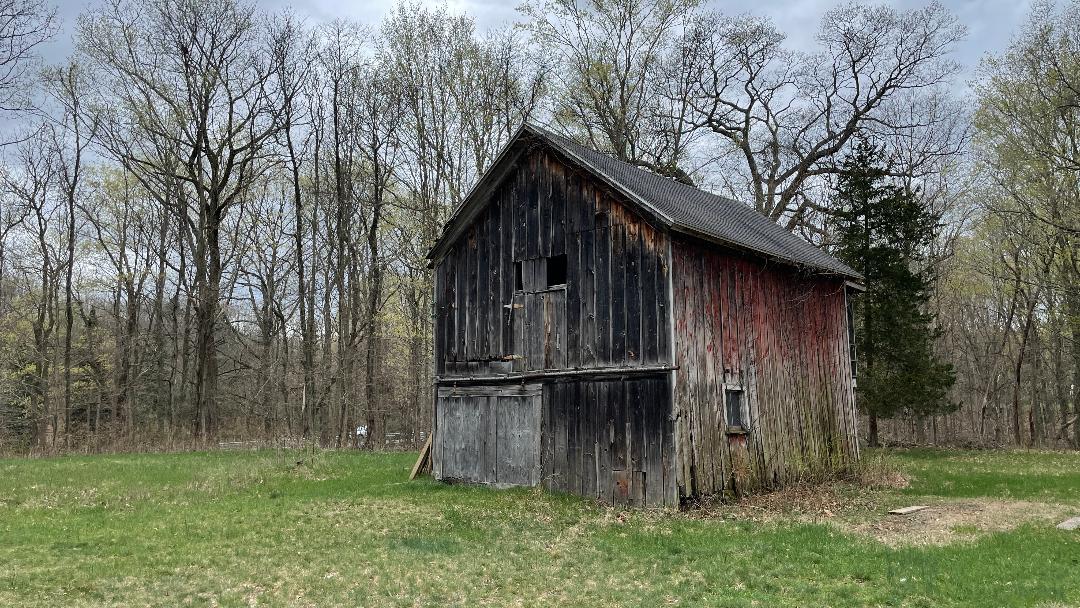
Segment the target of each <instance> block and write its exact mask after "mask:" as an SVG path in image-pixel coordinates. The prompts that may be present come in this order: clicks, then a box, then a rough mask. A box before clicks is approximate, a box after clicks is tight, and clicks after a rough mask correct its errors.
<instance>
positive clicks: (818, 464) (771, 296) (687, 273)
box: [672, 239, 858, 496]
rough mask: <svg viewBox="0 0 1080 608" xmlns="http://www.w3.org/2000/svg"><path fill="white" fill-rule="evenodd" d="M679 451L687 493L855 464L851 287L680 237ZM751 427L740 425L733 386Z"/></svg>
mask: <svg viewBox="0 0 1080 608" xmlns="http://www.w3.org/2000/svg"><path fill="white" fill-rule="evenodd" d="M672 257H673V270H672V272H673V277H672V284H673V291H674V303H673V304H674V318H673V322H674V333H675V342H676V345H675V365H676V367H677V369H676V371H675V372H674V376H675V391H674V392H675V397H674V399H675V403H674V408H675V413H674V419H675V430H674V435H675V438H676V441H678V442H679V446H678V449H677V450H676V452H675V456H676V458H677V461H676V462H675V463H674V464H675V467H676V468H677V478H678V490H679V493H680V495H682V496H693V495H699V494H713V493H726V492H736V493H738V492H743V491H749V490H753V489H758V488H762V487H770V486H774V485H779V484H783V483H784V482H787V481H790V480H792V479H795V478H799V477H801V476H805V475H807V474H818V473H821V472H823V471H826V470H829V469H831V468H834V467H840V466H844V465H846V464H849V463H850V462H852V461H853V460H854V459H855V458H857V455H858V448H857V445H856V438H855V435H854V433H853V432H852V426H851V425H852V404H853V402H852V393H851V391H852V387H851V369H850V361H849V358H848V357H847V356H845V355H844V353H845V352H846V350H845V349H846V348H847V338H846V335H847V325H846V324H847V315H846V311H845V300H844V297H845V295H844V284H843V281H842V280H840V279H831V278H828V277H824V276H820V275H807V274H802V273H800V272H798V271H797V270H796V269H794V268H792V267H787V266H783V265H778V264H769V263H766V262H764V261H761V260H759V259H755V258H751V257H749V256H744V255H740V254H738V253H735V252H726V251H724V250H720V249H717V248H715V247H712V246H707V245H702V244H698V243H695V242H691V241H686V240H681V239H676V240H675V241H673V243H672ZM725 385H727V386H730V387H738V388H739V389H741V390H742V391H743V399H744V401H745V403H746V409H747V411H748V413H749V428H748V429H747V431H748V432H747V433H746V434H729V433H728V432H727V427H726V423H725V420H724V416H725V410H724V387H725Z"/></svg>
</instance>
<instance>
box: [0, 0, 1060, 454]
mask: <svg viewBox="0 0 1080 608" xmlns="http://www.w3.org/2000/svg"><path fill="white" fill-rule="evenodd" d="M0 4H6V5H9V6H7V7H0V8H5V9H8V10H0V14H2V15H14V16H15V17H12V18H8V21H7V23H0V25H3V27H0V36H2V37H4V41H5V43H6V44H4V45H0V48H2V49H3V50H0V68H2V69H0V100H2V101H3V102H4V103H3V105H2V108H0V109H2V111H3V112H4V113H5V114H6V116H7V117H8V122H9V123H11V124H13V125H15V126H14V127H13V128H12V129H10V131H11V133H10V134H9V136H8V137H6V138H5V143H4V147H3V153H4V162H3V172H2V181H0V448H2V449H5V450H9V451H15V450H20V451H24V450H34V451H58V450H75V449H86V450H106V449H154V448H161V447H186V446H192V445H212V444H213V443H214V442H217V441H224V440H240V439H243V440H270V439H275V440H280V439H281V438H286V440H291V441H298V440H301V439H307V440H311V441H317V442H319V443H321V444H322V445H327V446H346V445H365V446H368V447H377V446H385V445H388V442H389V443H396V444H400V445H406V446H414V445H416V444H418V443H420V442H421V441H422V439H423V437H424V435H425V433H426V432H427V430H428V429H429V428H430V418H431V367H432V366H431V363H432V362H431V306H432V301H431V292H432V286H431V275H430V269H429V268H428V266H427V260H426V259H425V254H426V252H427V250H428V249H429V247H430V246H431V245H432V244H433V243H434V241H435V239H436V238H437V236H438V234H439V231H440V229H441V226H442V224H443V222H444V221H445V219H446V218H447V217H448V216H449V214H450V213H451V212H452V211H453V209H454V208H455V207H456V206H457V205H458V204H459V203H460V202H461V201H462V200H463V198H464V197H465V196H466V195H467V193H468V190H469V188H470V187H471V185H472V184H473V183H475V182H476V180H477V179H478V178H479V176H480V175H481V174H482V173H483V171H484V170H485V169H486V168H487V166H488V165H489V164H490V163H491V162H492V161H493V160H494V158H495V155H496V154H497V153H498V151H499V149H500V148H501V146H502V145H503V144H505V143H506V142H507V141H508V140H509V138H510V137H511V136H512V135H513V134H514V132H515V131H516V129H517V128H518V126H520V124H522V122H523V121H525V120H533V121H536V122H540V123H543V124H547V125H549V126H550V127H552V128H554V129H556V130H559V131H561V132H563V133H565V134H567V135H568V136H570V137H573V138H575V139H577V140H579V141H581V142H583V143H585V144H587V145H590V146H592V147H594V148H597V149H601V150H604V151H606V152H608V153H611V154H613V155H614V156H616V157H618V158H620V159H621V160H624V161H626V162H630V163H633V164H635V165H638V166H640V167H642V168H643V169H644V170H648V171H653V172H656V173H658V174H661V175H664V176H667V177H669V178H671V179H676V180H680V181H683V182H687V183H691V184H694V185H697V186H699V187H704V188H707V189H711V190H714V191H719V192H722V193H724V194H727V195H729V196H732V197H733V198H736V199H739V200H743V201H746V202H747V204H750V205H753V206H754V207H755V208H756V209H757V210H758V211H760V212H762V213H763V214H766V215H768V216H769V217H771V218H772V219H774V220H776V221H777V222H779V223H781V224H782V225H784V226H786V227H787V228H789V229H790V230H793V231H795V232H797V233H799V234H800V235H802V236H803V237H805V238H807V239H810V240H812V241H814V242H815V243H817V244H819V245H821V246H823V247H826V248H829V249H831V250H833V251H836V252H842V250H843V249H844V247H845V241H844V234H845V230H844V229H843V226H844V219H843V218H844V217H846V216H845V213H848V212H849V211H850V208H849V206H848V205H847V203H845V199H844V197H843V196H842V192H843V190H844V188H845V184H851V183H852V181H851V176H852V171H853V166H854V165H853V161H852V159H853V158H855V157H856V156H857V154H858V150H859V149H860V146H862V149H864V150H866V149H872V150H874V153H873V158H872V159H869V160H868V161H867V162H871V161H872V162H873V164H874V166H875V169H874V176H875V179H880V180H882V181H883V183H885V184H887V185H888V188H889V189H890V190H889V191H890V192H897V193H900V194H902V195H903V197H904V200H906V201H911V202H912V204H913V205H914V206H915V207H917V208H918V209H919V210H920V212H922V213H923V214H924V215H925V217H927V218H930V220H929V224H928V226H929V232H928V233H926V234H920V237H919V239H918V242H914V243H909V244H908V246H907V247H906V248H905V250H904V251H905V252H906V253H905V255H906V257H904V258H903V264H905V265H906V267H907V268H909V269H911V270H913V271H917V274H918V275H919V276H922V277H926V282H925V283H926V285H925V286H926V297H925V298H923V299H921V300H918V304H917V309H918V310H917V312H918V315H916V316H917V317H918V319H920V320H921V321H920V322H922V323H923V325H925V326H926V327H928V328H929V329H928V331H927V333H926V334H925V335H926V336H928V338H927V340H926V341H925V345H926V347H925V348H922V347H920V349H921V350H919V351H918V352H921V353H923V354H924V356H925V357H934V358H935V360H940V361H944V362H947V363H948V364H950V365H951V366H952V368H951V369H952V372H951V373H954V374H955V384H954V385H952V386H951V387H945V388H944V389H943V390H941V391H926V394H930V395H932V396H933V397H932V398H921V399H915V398H907V397H905V396H904V395H903V394H898V395H895V399H893V400H890V401H889V402H888V404H887V406H882V408H881V409H880V410H875V411H871V412H870V413H876V414H880V415H881V417H882V418H883V420H884V422H883V427H882V431H881V434H882V436H883V437H884V438H886V439H889V440H912V439H917V440H920V441H969V442H972V443H981V444H989V443H995V444H1006V443H1015V444H1021V445H1030V444H1039V445H1058V444H1061V443H1069V442H1075V443H1076V444H1077V445H1080V428H1078V427H1080V424H1077V423H1076V416H1077V413H1078V412H1080V403H1078V397H1077V384H1080V381H1078V378H1080V376H1078V374H1080V348H1078V346H1077V345H1078V344H1080V342H1078V339H1080V295H1078V285H1080V281H1078V278H1077V277H1078V276H1080V271H1078V265H1077V264H1078V262H1077V251H1076V249H1077V248H1076V239H1077V234H1076V232H1077V226H1078V225H1080V223H1078V219H1077V213H1078V212H1077V207H1078V204H1077V198H1078V197H1080V191H1078V190H1077V179H1076V177H1077V175H1078V171H1080V164H1078V161H1080V154H1077V147H1076V137H1075V136H1076V127H1075V124H1076V123H1075V121H1076V118H1077V116H1078V114H1077V112H1078V111H1080V110H1078V107H1080V105H1078V104H1077V102H1076V91H1077V89H1076V87H1077V83H1080V80H1078V79H1077V78H1076V76H1077V74H1078V71H1080V70H1078V68H1077V66H1078V65H1080V50H1078V46H1077V40H1076V34H1075V31H1077V30H1078V28H1075V27H1072V26H1073V25H1075V24H1076V21H1077V18H1076V15H1077V13H1078V12H1080V9H1077V5H1076V4H1073V5H1072V6H1071V8H1068V9H1065V10H1062V11H1057V10H1055V9H1054V8H1053V7H1050V6H1045V7H1036V9H1035V10H1033V12H1032V15H1031V23H1030V24H1029V25H1028V27H1027V29H1025V30H1024V31H1023V32H1022V35H1021V36H1019V37H1018V38H1017V40H1016V42H1014V45H1013V47H1012V48H1010V49H1009V50H1008V51H1007V52H1006V53H1004V54H1003V55H1001V56H1000V57H991V58H988V59H987V60H986V62H985V63H984V64H983V66H982V68H981V71H980V73H979V77H978V81H977V84H976V90H977V92H978V97H979V100H980V101H979V106H978V108H975V109H973V108H970V107H969V106H968V105H965V103H964V102H963V100H962V98H961V97H962V96H961V95H958V94H957V93H956V90H957V86H958V84H957V78H958V77H959V74H961V66H959V65H958V64H957V63H956V62H955V61H953V60H952V58H951V57H952V53H953V51H954V48H955V46H956V44H957V43H958V42H959V41H960V40H961V39H962V38H963V36H964V35H965V30H964V27H963V26H962V24H960V23H958V22H957V20H956V18H955V16H953V15H952V14H951V13H949V11H947V10H946V9H944V8H943V7H942V6H941V5H939V4H936V3H931V4H929V5H927V6H925V7H922V8H917V9H912V10H895V9H890V8H885V7H880V6H874V5H868V4H857V3H855V4H842V5H839V6H837V7H836V8H833V9H831V10H829V11H828V12H827V13H826V14H825V15H824V16H823V17H822V19H821V22H820V24H819V28H818V32H817V35H816V37H815V39H814V44H813V46H812V48H809V49H807V48H796V47H795V46H794V45H792V44H791V43H790V42H789V41H788V40H787V38H786V37H785V35H784V33H783V32H781V31H780V30H778V29H777V28H776V26H775V25H774V24H773V23H771V22H770V21H769V20H767V19H762V18H759V17H754V16H749V15H738V16H732V15H726V14H723V13H720V12H717V11H715V10H713V9H711V8H710V7H708V6H706V5H704V4H703V3H701V2H698V1H696V0H663V1H661V2H642V1H638V0H589V1H587V2H575V1H573V0H535V1H533V2H529V3H526V4H525V5H523V6H522V7H521V8H520V10H519V23H516V24H512V25H509V26H507V27H506V28H502V29H493V30H489V31H481V30H479V29H478V28H477V26H476V23H475V21H474V20H473V19H472V18H471V17H469V16H466V15H457V14H453V13H451V12H450V11H449V10H448V9H446V8H442V9H432V8H427V7H425V6H423V5H420V4H414V3H408V2H402V3H400V4H398V5H396V6H395V7H394V8H393V9H392V10H391V11H390V12H389V13H388V14H387V15H386V16H385V17H384V18H383V20H382V21H381V22H380V23H379V24H378V25H377V26H374V27H365V26H361V25H359V24H355V23H349V22H345V21H334V22H330V23H324V24H312V23H308V22H305V21H303V20H300V19H298V18H296V17H295V16H294V15H292V14H290V13H288V12H277V13H275V12H267V11H262V10H259V9H258V8H256V7H255V6H254V5H253V4H249V3H246V2H244V1H243V0H220V1H211V0H106V2H105V3H104V4H103V5H102V6H101V7H98V8H95V9H94V10H92V11H88V12H86V13H85V14H83V15H82V16H81V17H80V18H79V20H78V23H77V28H76V32H77V33H76V52H75V53H74V55H73V56H72V57H71V58H70V60H69V61H68V62H65V63H63V64H61V65H53V66H40V65H39V64H36V63H34V61H33V55H34V52H35V49H36V48H38V47H39V45H40V43H41V42H43V41H45V40H47V39H48V38H49V37H50V36H52V35H55V31H56V25H57V22H56V17H55V13H54V12H52V11H51V10H50V8H49V6H48V5H47V4H46V3H45V2H44V0H0ZM1070 20H1071V21H1070ZM4 53H6V55H4ZM1070 100H1071V101H1070ZM1070 104H1071V105H1070ZM1017 116H1022V117H1023V118H1024V120H1017ZM860 142H863V143H860ZM867 146H868V147H867ZM864 164H865V163H864ZM924 237H925V238H924ZM868 287H869V289H870V290H871V292H873V290H874V289H875V287H874V285H869V286H868ZM913 318H914V317H913ZM871 333H873V332H871ZM878 333H881V334H882V335H883V336H885V337H883V338H881V339H886V338H887V332H884V333H882V332H878ZM875 335H876V334H875ZM909 350H910V349H909ZM931 351H932V352H931ZM883 352H884V351H883ZM912 352H913V351H912ZM925 357H924V358H925ZM880 365H884V364H880ZM894 367H895V366H894ZM923 369H931V368H930V367H924V368H923ZM882 370H883V371H882V374H883V376H882V377H888V376H889V374H887V373H885V372H887V371H888V369H886V368H885V367H882ZM939 376H940V374H939ZM924 380H926V381H927V382H941V379H940V378H938V379H937V380H933V379H925V378H924ZM906 381H907V382H908V383H909V386H917V385H918V382H919V378H918V377H912V376H911V375H910V374H909V377H908V378H907V379H906ZM950 384H951V383H950ZM881 390H884V392H883V393H882V394H889V391H888V390H887V387H886V388H885V389H881ZM866 403H867V404H869V403H872V400H869V399H868V400H866ZM1070 433H1071V434H1070Z"/></svg>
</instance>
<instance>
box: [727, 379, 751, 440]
mask: <svg viewBox="0 0 1080 608" xmlns="http://www.w3.org/2000/svg"><path fill="white" fill-rule="evenodd" d="M724 414H725V418H726V419H727V426H728V430H729V431H744V430H746V427H747V426H748V424H747V423H748V421H747V420H746V411H745V409H744V408H743V392H742V389H737V388H726V389H724Z"/></svg>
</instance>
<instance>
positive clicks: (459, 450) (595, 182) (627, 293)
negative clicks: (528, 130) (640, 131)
mask: <svg viewBox="0 0 1080 608" xmlns="http://www.w3.org/2000/svg"><path fill="white" fill-rule="evenodd" d="M530 146H532V147H529V148H527V149H525V150H523V151H522V152H521V153H520V154H517V155H515V156H513V157H512V160H508V161H506V167H507V169H506V170H505V171H500V172H499V173H498V176H497V177H493V178H491V180H490V183H489V184H485V189H484V190H482V191H481V192H482V193H483V194H482V196H483V197H484V198H482V199H474V200H476V201H477V202H479V203H481V204H479V205H478V206H475V207H473V206H469V207H467V209H468V215H467V216H466V217H467V218H468V220H467V223H464V221H463V222H462V223H461V224H460V225H458V226H457V227H455V229H454V232H453V233H452V234H453V235H454V236H453V239H454V240H453V241H448V242H447V243H446V244H445V246H444V247H441V248H440V249H439V257H438V258H437V259H435V260H433V265H434V295H435V310H434V316H435V330H434V350H435V370H436V374H437V378H436V385H437V388H436V403H435V420H434V425H435V426H434V434H433V437H434V439H433V446H432V462H433V472H434V474H435V476H436V477H437V478H440V479H451V480H455V479H456V480H464V481H471V482H478V483H490V484H494V485H512V484H516V483H520V484H526V485H529V484H531V485H536V484H540V485H543V486H544V487H545V488H548V489H551V490H556V491H564V492H572V493H575V494H580V495H582V496H585V497H588V498H592V499H596V500H598V501H600V502H602V503H605V504H611V505H617V506H619V505H623V506H647V507H648V506H678V504H679V501H680V500H681V499H682V498H685V497H693V496H700V495H706V494H716V493H741V492H746V491H752V490H755V489H759V488H763V487H771V486H774V485H779V484H783V483H785V482H787V481H790V480H793V479H796V478H800V477H802V476H805V475H807V474H818V473H821V472H823V471H825V470H828V469H831V468H834V467H840V466H844V465H847V464H849V463H850V462H852V461H853V460H854V459H855V458H857V456H858V446H857V440H856V436H855V419H854V415H853V395H852V386H851V365H850V357H849V351H848V348H849V344H848V330H847V329H848V328H847V320H848V319H847V314H846V302H845V287H844V282H843V280H842V279H840V278H836V277H832V276H826V275H813V274H808V273H804V272H801V271H799V270H798V269H796V268H795V267H794V266H789V265H785V264H780V263H778V262H770V261H767V260H766V259H764V258H762V257H758V256H755V255H752V254H749V253H741V252H739V251H735V250H730V249H726V248H722V247H720V246H717V245H715V244H708V243H705V242H702V241H698V240H695V239H692V238H691V237H689V236H686V235H684V234H682V233H678V232H676V233H675V235H676V236H674V237H673V236H672V233H671V232H669V231H668V230H667V229H666V228H662V227H661V226H662V224H661V222H660V221H659V220H657V219H656V218H655V217H654V216H652V215H650V212H649V211H648V210H647V205H643V206H640V207H639V206H638V205H637V204H636V203H631V202H629V201H627V200H625V199H624V198H622V196H621V195H619V194H617V193H616V192H615V191H614V190H613V189H612V188H610V187H608V186H607V185H605V183H604V181H603V180H601V179H600V178H599V177H597V176H595V175H593V174H591V173H589V172H587V171H585V170H583V169H580V168H577V167H576V166H575V164H574V162H573V161H572V160H570V157H563V156H560V153H557V152H555V151H554V150H555V149H554V148H550V147H547V146H544V145H532V144H530ZM478 196H479V195H478ZM562 256H565V280H564V281H558V280H552V278H554V277H555V276H556V275H559V274H560V272H559V271H560V268H561V266H562V264H563V258H562ZM728 389H737V390H740V391H741V392H742V401H743V404H744V414H745V420H746V424H745V428H743V429H742V432H732V431H733V429H729V428H728V424H727V420H726V416H727V414H726V410H725V407H724V394H725V390H728Z"/></svg>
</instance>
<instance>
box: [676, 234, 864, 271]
mask: <svg viewBox="0 0 1080 608" xmlns="http://www.w3.org/2000/svg"><path fill="white" fill-rule="evenodd" d="M671 229H672V231H674V232H678V233H680V234H685V235H687V236H691V237H694V238H697V239H701V240H703V241H708V242H710V243H715V244H717V245H723V246H724V247H729V248H731V249H736V250H739V251H747V252H750V253H753V254H755V255H759V256H761V257H764V258H766V259H769V260H775V261H777V262H780V263H782V264H785V265H787V266H793V267H795V268H811V269H813V270H814V272H816V273H817V274H828V275H836V276H838V277H845V278H847V279H855V280H857V281H861V280H863V277H862V275H860V274H859V273H857V272H856V273H853V274H852V273H848V272H843V271H841V270H839V269H834V268H824V267H822V266H818V265H817V264H810V263H807V262H803V261H799V260H794V259H791V258H787V257H783V256H778V255H776V254H775V253H770V252H767V251H762V250H760V249H757V248H755V247H751V246H749V245H746V244H744V243H736V242H734V241H730V240H727V239H723V238H720V237H718V236H716V235H714V234H711V233H708V232H702V231H700V230H696V229H694V228H693V227H690V226H687V225H685V224H673V225H672V227H671Z"/></svg>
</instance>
